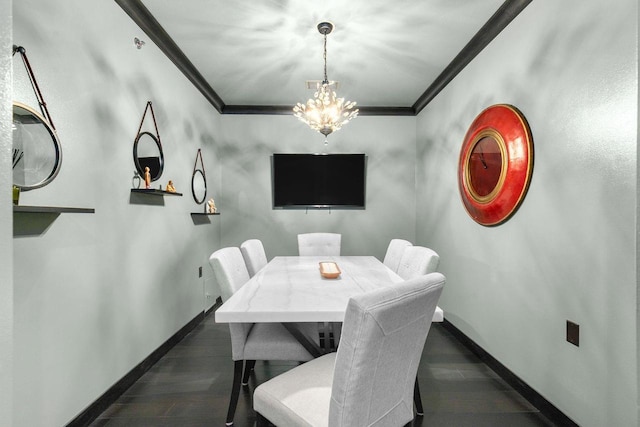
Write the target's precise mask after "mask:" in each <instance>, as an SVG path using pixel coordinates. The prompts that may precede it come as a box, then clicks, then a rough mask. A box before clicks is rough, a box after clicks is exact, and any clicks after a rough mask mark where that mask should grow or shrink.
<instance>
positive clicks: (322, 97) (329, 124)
mask: <svg viewBox="0 0 640 427" xmlns="http://www.w3.org/2000/svg"><path fill="white" fill-rule="evenodd" d="M332 30H333V24H332V23H330V22H321V23H319V24H318V31H319V32H320V34H322V35H323V36H324V80H323V81H322V82H321V83H317V86H316V92H315V93H314V94H313V99H309V100H308V101H307V103H306V104H302V103H300V102H298V103H297V104H296V106H295V107H293V114H294V116H296V117H297V118H298V119H300V121H302V122H304V123H306V124H307V125H309V127H311V129H313V130H316V131H318V132H320V133H321V134H323V135H324V137H325V138H324V143H325V145H326V144H327V136H328V135H329V134H330V133H332V132H334V131H337V130H339V129H340V128H341V127H342V126H343V125H344V124H346V123H347V122H349V120H351V119H354V118H356V117H357V116H358V111H359V110H358V109H357V108H356V109H355V110H354V109H353V107H355V106H356V103H355V102H352V101H346V102H345V100H344V98H338V96H337V95H336V92H335V90H334V88H335V87H336V82H334V81H329V79H328V78H327V34H329V33H331V31H332Z"/></svg>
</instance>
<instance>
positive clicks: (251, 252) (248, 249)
mask: <svg viewBox="0 0 640 427" xmlns="http://www.w3.org/2000/svg"><path fill="white" fill-rule="evenodd" d="M240 252H242V257H243V258H244V263H245V264H246V265H247V271H249V276H251V277H253V276H255V275H256V273H257V272H258V271H260V270H261V269H262V267H264V266H265V265H267V262H268V261H267V254H266V253H265V251H264V246H263V245H262V242H261V241H260V240H258V239H249V240H246V241H244V242H242V244H241V245H240Z"/></svg>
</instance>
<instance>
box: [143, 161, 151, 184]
mask: <svg viewBox="0 0 640 427" xmlns="http://www.w3.org/2000/svg"><path fill="white" fill-rule="evenodd" d="M144 188H146V189H149V188H151V172H150V171H149V166H145V168H144Z"/></svg>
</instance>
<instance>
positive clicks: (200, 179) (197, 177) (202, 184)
mask: <svg viewBox="0 0 640 427" xmlns="http://www.w3.org/2000/svg"><path fill="white" fill-rule="evenodd" d="M191 193H192V194H193V200H195V202H196V203H197V204H199V205H201V204H203V203H204V201H205V200H206V198H207V179H206V178H205V177H204V173H203V172H202V171H201V170H200V169H195V170H194V171H193V175H191Z"/></svg>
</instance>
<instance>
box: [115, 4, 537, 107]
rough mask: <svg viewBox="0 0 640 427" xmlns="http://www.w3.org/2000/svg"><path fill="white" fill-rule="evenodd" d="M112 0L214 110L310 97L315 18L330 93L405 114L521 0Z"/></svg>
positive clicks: (317, 73) (318, 56)
mask: <svg viewBox="0 0 640 427" xmlns="http://www.w3.org/2000/svg"><path fill="white" fill-rule="evenodd" d="M115 1H116V2H117V3H118V4H119V5H120V6H121V7H122V8H123V9H124V10H125V12H127V13H128V14H129V15H130V16H131V17H132V19H133V20H134V21H136V23H137V24H138V25H139V26H140V28H142V29H143V30H144V31H145V33H146V35H147V36H148V37H150V38H151V40H152V41H153V42H155V43H156V44H157V45H158V46H159V47H160V48H161V49H162V50H163V51H164V52H165V54H167V56H168V57H169V58H170V59H172V61H173V62H174V63H175V64H176V65H177V66H178V68H180V69H181V70H182V71H183V73H185V75H187V77H189V78H190V79H191V80H192V82H193V83H194V84H195V85H196V87H198V88H199V89H200V90H201V92H202V93H203V94H204V95H205V96H206V97H207V98H208V99H209V100H210V102H211V103H212V104H213V105H214V106H215V107H216V108H217V109H218V110H219V111H220V112H221V113H222V112H224V113H234V112H235V113H242V112H245V113H251V112H253V113H260V112H262V113H276V114H277V113H284V112H285V111H288V112H290V108H291V106H292V105H294V104H295V103H296V102H299V101H301V102H304V101H305V100H306V99H308V98H309V97H311V96H312V95H313V92H314V90H312V89H308V88H307V85H306V81H309V80H314V81H317V80H322V78H323V57H322V54H323V51H322V49H323V36H322V35H321V34H320V33H319V32H318V29H317V28H316V27H317V24H318V23H319V22H322V21H330V22H331V23H333V24H334V26H335V28H334V30H333V32H332V33H331V34H329V35H328V38H327V73H328V77H329V80H335V81H338V82H339V87H338V95H339V96H341V97H345V98H346V99H348V100H353V101H357V103H358V106H359V107H360V109H361V111H362V110H365V111H364V113H367V111H368V112H369V113H379V114H410V115H413V114H416V113H417V112H419V110H420V109H421V108H423V107H424V105H426V103H428V101H429V98H430V97H432V96H435V94H437V92H438V91H439V90H440V89H442V87H444V86H445V85H446V83H448V81H450V80H451V79H452V78H453V77H455V74H457V72H459V71H460V69H462V68H463V67H464V66H465V65H466V64H467V63H468V62H469V61H471V59H473V57H474V56H475V55H476V54H477V53H478V52H479V51H480V50H481V49H482V48H483V47H484V46H486V44H488V43H489V42H490V41H491V40H492V39H493V37H495V35H497V34H498V33H499V32H500V31H501V30H502V28H504V27H505V26H506V25H508V23H509V22H511V20H512V19H513V18H514V17H515V16H516V15H517V13H519V12H520V11H521V10H522V9H523V8H524V7H525V6H526V5H527V4H528V3H529V2H530V1H531V0H517V1H513V0H507V1H504V0H482V1H473V0H399V1H396V2H394V3H391V2H389V1H388V0H384V1H383V0H350V1H344V0H342V1H340V0H326V1H320V0H316V1H313V2H310V1H302V0H297V1H295V0H236V1H228V0H184V1H175V0H115ZM503 2H504V3H503ZM133 36H134V35H132V40H133ZM141 38H143V37H141ZM434 90H435V93H434ZM361 114H362V112H361Z"/></svg>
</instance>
